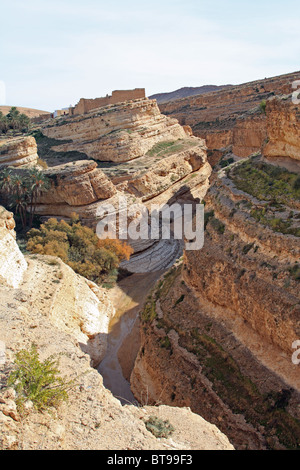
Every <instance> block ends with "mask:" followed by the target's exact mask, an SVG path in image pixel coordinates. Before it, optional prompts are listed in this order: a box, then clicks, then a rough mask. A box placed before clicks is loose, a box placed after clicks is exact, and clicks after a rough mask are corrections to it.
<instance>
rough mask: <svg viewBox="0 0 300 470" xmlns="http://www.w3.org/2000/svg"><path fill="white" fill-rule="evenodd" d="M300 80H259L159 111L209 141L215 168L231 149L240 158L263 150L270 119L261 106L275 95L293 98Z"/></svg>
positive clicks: (299, 75) (286, 77) (289, 77)
mask: <svg viewBox="0 0 300 470" xmlns="http://www.w3.org/2000/svg"><path fill="white" fill-rule="evenodd" d="M299 79H300V73H299V72H296V73H292V74H287V75H281V76H278V77H271V78H266V79H264V80H256V81H253V82H249V83H244V84H241V85H236V86H231V87H229V88H224V89H220V90H217V91H215V92H210V93H205V94H203V95H198V96H190V97H187V98H183V99H178V100H174V101H170V102H166V103H161V104H159V109H160V110H161V112H162V113H163V114H166V115H168V116H172V117H175V118H176V119H178V121H179V122H180V124H182V125H189V126H191V128H192V131H193V134H194V135H195V136H197V137H201V138H203V139H205V140H206V144H207V147H208V156H209V162H210V163H211V164H212V165H215V164H216V163H218V161H219V160H220V158H221V157H222V156H223V155H224V154H225V153H226V152H227V151H228V147H232V146H233V147H234V153H235V155H237V156H239V157H246V156H249V155H250V154H251V153H253V152H257V151H260V150H261V147H262V145H263V144H264V141H265V138H266V119H265V117H264V115H262V114H261V110H260V103H261V102H262V100H268V99H269V98H271V97H272V96H274V94H275V95H282V94H290V93H291V92H292V83H293V82H294V81H296V80H299ZM278 122H279V121H278ZM225 148H226V150H224V149H225Z"/></svg>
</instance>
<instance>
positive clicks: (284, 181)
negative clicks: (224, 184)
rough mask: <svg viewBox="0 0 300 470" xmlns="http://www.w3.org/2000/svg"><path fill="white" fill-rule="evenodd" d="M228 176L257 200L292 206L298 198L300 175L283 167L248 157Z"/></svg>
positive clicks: (299, 194)
mask: <svg viewBox="0 0 300 470" xmlns="http://www.w3.org/2000/svg"><path fill="white" fill-rule="evenodd" d="M229 176H230V178H231V179H232V180H233V182H234V184H235V186H236V187H237V188H238V189H240V190H241V191H244V192H246V193H248V194H251V195H252V196H254V197H256V198H257V199H259V200H266V201H271V202H273V203H277V204H285V205H291V206H293V202H294V201H299V199H300V176H299V175H298V174H297V173H292V172H290V171H288V170H286V169H285V168H281V167H278V166H275V165H270V164H268V163H264V162H262V161H260V160H257V159H256V158H250V159H248V160H246V161H245V162H243V163H241V164H240V165H238V166H236V167H234V168H233V169H232V170H231V172H230V175H229Z"/></svg>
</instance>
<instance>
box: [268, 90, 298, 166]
mask: <svg viewBox="0 0 300 470" xmlns="http://www.w3.org/2000/svg"><path fill="white" fill-rule="evenodd" d="M266 115H267V143H266V144H265V145H264V147H263V154H264V156H265V157H267V158H272V157H287V158H291V159H294V160H298V161H299V160H300V135H299V126H300V113H299V106H297V105H295V104H293V102H292V97H291V96H290V95H289V96H287V97H286V98H285V99H283V98H280V97H275V98H273V99H270V100H268V102H267V106H266Z"/></svg>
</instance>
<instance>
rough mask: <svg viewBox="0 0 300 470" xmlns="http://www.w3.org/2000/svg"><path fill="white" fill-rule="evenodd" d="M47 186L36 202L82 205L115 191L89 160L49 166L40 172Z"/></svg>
mask: <svg viewBox="0 0 300 470" xmlns="http://www.w3.org/2000/svg"><path fill="white" fill-rule="evenodd" d="M44 174H45V176H46V177H48V178H50V180H51V181H52V185H51V188H50V189H49V190H47V191H46V192H45V193H44V194H41V195H40V196H39V198H38V204H57V205H63V204H66V205H68V206H73V207H77V206H85V205H88V204H92V203H93V202H96V201H99V200H101V199H107V198H110V197H111V196H113V195H114V194H115V193H116V189H115V187H114V185H113V184H112V183H111V181H109V179H108V178H107V177H106V176H105V175H104V174H103V172H102V171H101V170H100V169H99V168H98V167H97V163H96V162H93V161H85V160H82V161H78V162H73V163H66V164H64V165H59V166H56V167H52V168H49V169H48V170H46V171H45V172H44Z"/></svg>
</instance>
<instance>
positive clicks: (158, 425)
mask: <svg viewBox="0 0 300 470" xmlns="http://www.w3.org/2000/svg"><path fill="white" fill-rule="evenodd" d="M145 426H146V428H147V429H148V431H150V432H151V433H152V434H153V435H154V436H155V437H157V438H162V437H164V438H168V437H169V436H170V435H171V434H172V433H173V432H174V431H175V428H174V427H173V426H172V424H171V423H170V422H169V420H163V419H161V418H158V417H157V416H150V417H149V418H148V420H147V421H145Z"/></svg>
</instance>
